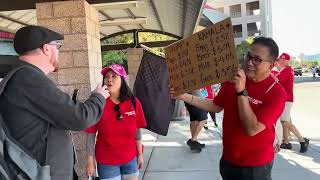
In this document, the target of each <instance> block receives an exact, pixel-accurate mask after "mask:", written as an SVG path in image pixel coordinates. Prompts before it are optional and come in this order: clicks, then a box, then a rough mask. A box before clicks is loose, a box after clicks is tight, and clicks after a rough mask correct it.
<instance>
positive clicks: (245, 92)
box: [236, 90, 248, 96]
mask: <svg viewBox="0 0 320 180" xmlns="http://www.w3.org/2000/svg"><path fill="white" fill-rule="evenodd" d="M236 94H237V96H248V91H247V90H243V91H241V92H237V93H236Z"/></svg>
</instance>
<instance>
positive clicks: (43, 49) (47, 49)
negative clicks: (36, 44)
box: [42, 44, 50, 55]
mask: <svg viewBox="0 0 320 180" xmlns="http://www.w3.org/2000/svg"><path fill="white" fill-rule="evenodd" d="M42 52H43V54H45V55H49V53H50V46H49V45H48V44H45V45H43V46H42Z"/></svg>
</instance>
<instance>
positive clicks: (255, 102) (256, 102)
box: [248, 96, 262, 105]
mask: <svg viewBox="0 0 320 180" xmlns="http://www.w3.org/2000/svg"><path fill="white" fill-rule="evenodd" d="M248 99H249V102H251V103H252V104H255V105H258V104H262V101H260V100H257V99H253V98H252V97H250V96H248Z"/></svg>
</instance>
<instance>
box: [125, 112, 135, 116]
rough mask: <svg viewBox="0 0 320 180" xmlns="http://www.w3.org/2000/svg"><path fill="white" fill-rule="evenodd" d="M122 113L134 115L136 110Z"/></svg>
mask: <svg viewBox="0 0 320 180" xmlns="http://www.w3.org/2000/svg"><path fill="white" fill-rule="evenodd" d="M124 114H125V115H127V116H133V115H136V112H135V111H129V112H125V113H124Z"/></svg>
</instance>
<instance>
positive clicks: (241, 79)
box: [232, 68, 246, 92]
mask: <svg viewBox="0 0 320 180" xmlns="http://www.w3.org/2000/svg"><path fill="white" fill-rule="evenodd" d="M232 82H233V83H234V85H235V89H236V92H241V91H243V90H245V89H246V75H245V73H244V71H243V69H240V68H239V69H238V70H237V71H236V72H235V76H234V77H233V80H232Z"/></svg>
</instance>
